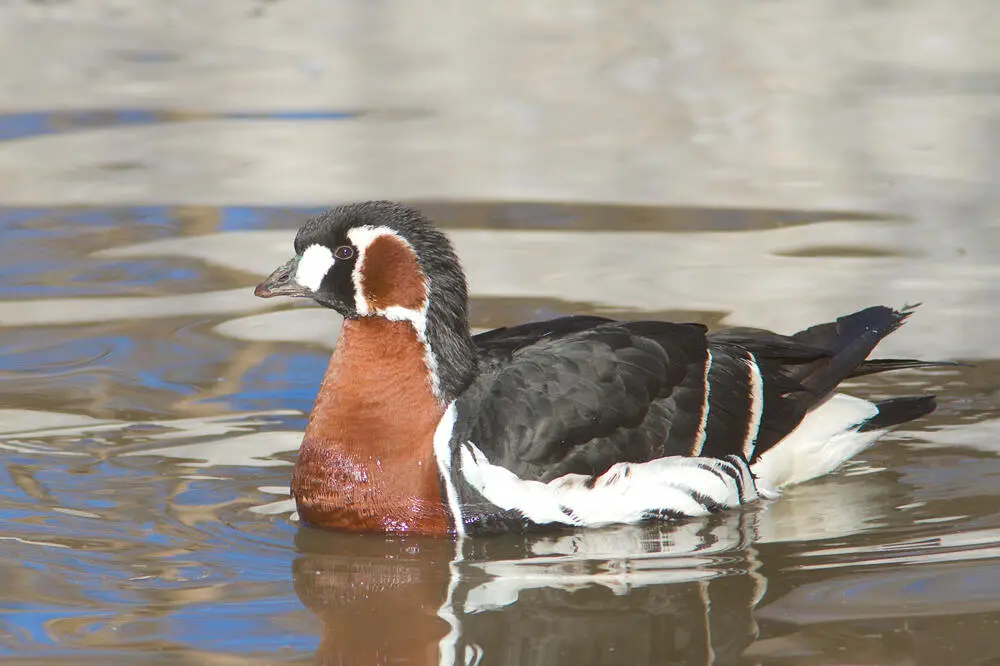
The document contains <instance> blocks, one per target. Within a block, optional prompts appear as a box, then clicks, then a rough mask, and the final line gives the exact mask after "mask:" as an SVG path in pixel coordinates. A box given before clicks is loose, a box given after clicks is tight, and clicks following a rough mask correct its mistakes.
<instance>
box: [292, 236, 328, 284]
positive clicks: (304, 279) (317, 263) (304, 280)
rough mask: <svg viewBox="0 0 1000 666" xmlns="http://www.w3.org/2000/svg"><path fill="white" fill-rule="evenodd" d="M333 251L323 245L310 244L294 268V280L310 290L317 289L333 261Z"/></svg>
mask: <svg viewBox="0 0 1000 666" xmlns="http://www.w3.org/2000/svg"><path fill="white" fill-rule="evenodd" d="M335 261H336V260H335V259H334V258H333V252H331V251H330V248H328V247H325V246H323V245H310V246H309V247H307V248H306V251H305V252H303V253H302V258H301V259H299V266H298V268H297V269H295V281H296V282H298V283H299V284H300V285H302V286H303V287H305V288H306V289H309V290H310V291H319V287H320V285H321V284H323V278H325V277H326V274H327V272H328V271H329V270H330V268H331V267H333V264H334V263H335Z"/></svg>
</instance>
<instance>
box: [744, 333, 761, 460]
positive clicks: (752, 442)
mask: <svg viewBox="0 0 1000 666" xmlns="http://www.w3.org/2000/svg"><path fill="white" fill-rule="evenodd" d="M747 355H748V356H749V358H747V359H746V363H747V367H748V368H749V369H750V421H749V422H748V423H747V436H746V439H744V440H743V458H744V459H745V460H747V461H749V460H750V458H751V456H753V450H754V448H755V447H756V445H757V435H758V434H760V417H761V416H762V415H763V414H764V378H763V377H761V375H760V368H759V367H757V357H756V356H754V355H753V354H751V353H750V352H747Z"/></svg>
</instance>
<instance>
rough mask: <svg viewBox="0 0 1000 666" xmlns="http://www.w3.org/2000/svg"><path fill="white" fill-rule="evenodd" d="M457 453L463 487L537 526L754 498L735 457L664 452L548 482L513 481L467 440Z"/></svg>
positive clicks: (606, 521)
mask: <svg viewBox="0 0 1000 666" xmlns="http://www.w3.org/2000/svg"><path fill="white" fill-rule="evenodd" d="M461 456H462V468H461V473H462V475H463V477H464V478H465V480H466V481H467V482H468V483H469V485H471V486H472V487H473V488H475V489H476V490H478V491H479V492H480V493H482V495H483V497H485V498H486V499H488V500H489V501H490V502H492V503H493V504H496V505H497V506H498V507H500V508H501V509H505V510H511V509H516V510H517V511H520V512H521V513H522V514H523V515H524V517H525V518H527V519H528V520H531V521H532V522H535V523H538V524H545V523H561V524H564V525H579V526H587V527H595V526H600V525H610V524H613V523H636V522H639V521H642V520H645V519H646V518H648V517H649V515H650V513H656V512H664V513H668V512H669V513H675V514H680V515H684V516H703V515H705V514H707V513H709V511H710V510H712V509H715V508H729V507H734V506H738V505H739V504H741V503H742V502H744V501H752V500H754V499H756V498H757V493H756V490H755V489H754V485H753V481H752V479H751V477H750V475H749V470H748V468H747V466H746V464H745V463H744V462H743V461H742V460H739V459H737V458H735V456H731V457H730V459H728V460H719V459H717V458H692V457H690V456H669V457H666V458H657V459H656V460H651V461H649V462H645V463H617V464H615V465H612V466H611V467H610V468H609V469H608V471H606V472H605V473H604V474H602V475H601V476H599V477H597V478H596V479H594V478H593V477H590V476H585V475H583V474H567V475H565V476H561V477H559V478H558V479H553V480H552V481H549V482H548V483H542V482H541V481H530V480H524V479H520V478H518V477H517V475H515V474H514V473H513V472H511V471H510V470H509V469H506V468H505V467H501V466H499V465H494V464H492V463H490V462H489V460H487V459H486V456H485V455H484V454H483V452H482V451H480V450H479V448H478V447H476V446H475V445H474V444H472V443H471V442H469V443H467V444H466V445H465V446H463V447H462V452H461ZM729 465H736V466H737V468H738V472H739V476H740V479H741V482H742V483H743V485H744V488H743V491H744V492H743V496H742V497H741V496H740V489H739V485H738V484H737V482H736V480H735V479H733V477H732V476H730V475H729V474H728V473H727V472H726V471H725V470H726V469H727V468H728V466H729ZM706 502H707V503H709V504H710V506H706Z"/></svg>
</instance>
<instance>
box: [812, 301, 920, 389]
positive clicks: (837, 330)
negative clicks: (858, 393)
mask: <svg viewBox="0 0 1000 666" xmlns="http://www.w3.org/2000/svg"><path fill="white" fill-rule="evenodd" d="M913 307H916V306H912V307H907V308H904V309H903V310H893V309H892V308H887V307H885V306H883V305H877V306H874V307H870V308H866V309H864V310H861V311H860V312H855V313H854V314H849V315H846V316H844V317H841V318H839V319H838V320H837V321H835V322H831V323H828V324H819V325H817V326H813V327H811V328H807V329H806V330H804V331H800V332H799V333H796V334H795V335H793V336H792V337H793V338H794V339H795V340H798V341H799V342H802V343H803V344H807V345H810V346H813V347H820V348H823V349H829V350H830V351H831V352H832V354H831V356H829V357H828V358H823V359H819V360H817V361H814V362H813V363H809V364H807V365H805V366H802V367H801V368H797V369H796V370H795V371H793V373H792V374H793V376H794V378H795V379H796V380H798V382H799V383H800V384H801V385H802V387H803V388H804V389H805V390H806V391H808V392H809V393H811V394H812V395H813V396H815V397H816V398H821V397H822V396H824V395H826V394H828V393H829V392H830V391H832V390H833V389H834V388H836V387H837V384H839V383H840V382H841V381H843V380H844V379H845V378H847V377H849V376H851V375H852V373H853V372H854V371H855V370H856V369H857V368H858V367H859V366H861V365H862V364H863V363H864V362H865V359H866V358H867V357H868V354H870V353H871V352H872V350H873V349H874V348H875V345H877V344H878V343H879V342H880V341H881V340H882V338H884V337H885V336H887V335H889V334H890V333H892V332H893V331H895V330H896V329H897V328H899V327H900V326H901V325H902V324H903V322H904V321H906V318H907V317H909V316H910V314H911V313H912V312H913Z"/></svg>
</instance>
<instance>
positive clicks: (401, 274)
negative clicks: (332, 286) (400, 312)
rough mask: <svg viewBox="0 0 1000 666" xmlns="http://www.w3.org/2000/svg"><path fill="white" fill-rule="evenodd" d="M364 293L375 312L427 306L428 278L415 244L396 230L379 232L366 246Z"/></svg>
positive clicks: (422, 308) (421, 308) (362, 278)
mask: <svg viewBox="0 0 1000 666" xmlns="http://www.w3.org/2000/svg"><path fill="white" fill-rule="evenodd" d="M358 270H360V272H361V279H360V280H359V282H360V283H361V297H362V298H363V299H364V300H365V302H366V303H367V304H368V308H369V311H371V312H372V313H377V312H385V311H386V310H388V309H389V308H402V309H405V310H411V311H413V312H421V311H423V310H424V309H425V308H426V307H427V282H426V278H425V277H424V272H423V270H422V269H421V268H420V262H419V261H418V260H417V254H416V252H414V251H413V248H412V247H410V245H409V244H408V243H407V242H406V241H404V240H403V239H401V238H399V237H398V236H396V235H394V234H384V235H381V236H377V237H376V238H375V239H374V240H372V241H371V243H370V244H369V245H368V247H367V248H365V251H364V261H363V262H362V264H361V265H360V266H359V268H358Z"/></svg>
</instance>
